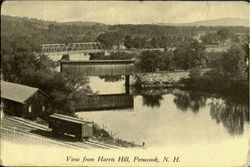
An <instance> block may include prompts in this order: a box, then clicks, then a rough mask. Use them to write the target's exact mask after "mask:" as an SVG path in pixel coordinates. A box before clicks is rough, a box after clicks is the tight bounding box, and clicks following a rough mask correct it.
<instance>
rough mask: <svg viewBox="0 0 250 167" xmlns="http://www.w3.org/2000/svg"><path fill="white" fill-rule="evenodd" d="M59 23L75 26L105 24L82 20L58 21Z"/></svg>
mask: <svg viewBox="0 0 250 167" xmlns="http://www.w3.org/2000/svg"><path fill="white" fill-rule="evenodd" d="M60 23H61V24H64V25H77V26H94V25H105V24H103V23H99V22H89V21H87V22H82V21H74V22H60Z"/></svg>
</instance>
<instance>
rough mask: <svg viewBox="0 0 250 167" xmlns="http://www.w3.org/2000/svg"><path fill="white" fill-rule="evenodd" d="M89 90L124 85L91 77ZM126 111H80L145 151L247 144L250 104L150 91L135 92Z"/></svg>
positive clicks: (108, 90) (106, 91)
mask: <svg viewBox="0 0 250 167" xmlns="http://www.w3.org/2000/svg"><path fill="white" fill-rule="evenodd" d="M90 86H91V88H92V90H93V91H94V92H98V93H100V94H114V93H124V92H125V90H124V80H119V81H118V82H106V81H104V79H100V78H97V77H91V78H90ZM131 94H132V95H133V103H134V105H133V107H131V108H128V109H116V110H102V111H91V112H78V113H77V116H78V117H80V118H83V119H84V120H88V121H94V122H95V123H96V124H98V125H99V126H101V127H103V128H105V129H106V130H107V131H109V132H110V133H111V134H112V135H114V136H115V137H116V138H120V139H123V140H127V141H132V142H135V143H136V144H142V143H143V142H144V143H145V145H146V146H147V147H163V146H173V145H190V144H197V143H198V144H201V145H204V144H212V145H220V144H224V143H225V142H226V141H230V142H229V143H235V144H236V145H237V144H239V146H240V145H241V144H240V143H242V142H243V143H244V142H247V141H248V137H249V131H248V126H249V124H248V122H249V118H248V115H249V108H248V103H247V102H242V101H240V102H239V101H236V100H232V99H229V98H222V97H219V96H216V97H215V96H214V95H207V94H204V93H198V92H188V91H183V90H178V89H173V90H166V89H164V90H160V91H154V90H148V91H143V92H141V93H134V92H133V91H131Z"/></svg>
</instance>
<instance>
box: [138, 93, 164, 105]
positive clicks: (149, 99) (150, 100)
mask: <svg viewBox="0 0 250 167" xmlns="http://www.w3.org/2000/svg"><path fill="white" fill-rule="evenodd" d="M142 98H143V105H146V106H148V107H152V108H155V107H157V108H159V107H160V106H161V100H163V97H162V95H142Z"/></svg>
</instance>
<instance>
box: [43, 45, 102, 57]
mask: <svg viewBox="0 0 250 167" xmlns="http://www.w3.org/2000/svg"><path fill="white" fill-rule="evenodd" d="M104 51H105V50H104V49H103V47H102V45H101V43H100V42H81V43H69V44H67V45H66V44H42V53H43V54H46V55H58V54H59V55H62V54H67V53H98V52H104Z"/></svg>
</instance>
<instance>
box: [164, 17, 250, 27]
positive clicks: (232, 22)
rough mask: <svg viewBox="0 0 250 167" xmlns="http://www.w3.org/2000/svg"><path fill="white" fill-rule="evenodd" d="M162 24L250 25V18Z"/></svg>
mask: <svg viewBox="0 0 250 167" xmlns="http://www.w3.org/2000/svg"><path fill="white" fill-rule="evenodd" d="M160 25H172V26H212V27H215V26H243V27H249V20H247V19H240V18H221V19H212V20H203V21H196V22H191V23H176V24H175V23H166V24H164V23H163V24H160Z"/></svg>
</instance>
